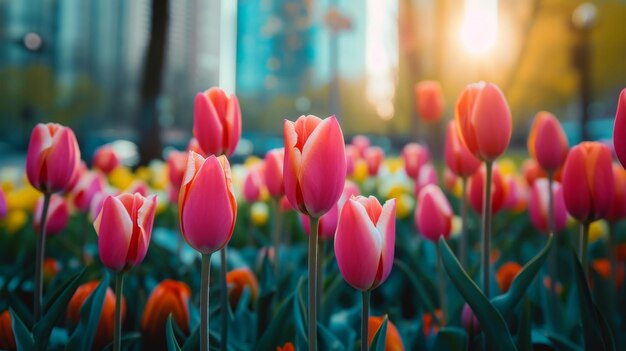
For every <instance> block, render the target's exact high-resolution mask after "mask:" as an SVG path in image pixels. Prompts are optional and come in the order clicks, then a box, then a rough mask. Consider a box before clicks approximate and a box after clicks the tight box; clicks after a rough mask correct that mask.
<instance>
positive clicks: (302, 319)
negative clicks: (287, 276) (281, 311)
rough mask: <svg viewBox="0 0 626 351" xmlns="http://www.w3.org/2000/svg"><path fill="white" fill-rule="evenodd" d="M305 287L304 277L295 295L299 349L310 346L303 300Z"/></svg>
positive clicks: (295, 317) (294, 306) (294, 305)
mask: <svg viewBox="0 0 626 351" xmlns="http://www.w3.org/2000/svg"><path fill="white" fill-rule="evenodd" d="M303 285H304V277H301V278H300V280H298V285H297V286H296V290H295V294H294V295H293V320H294V322H295V327H296V340H295V341H296V343H295V344H296V346H297V347H298V349H302V348H306V346H307V345H308V335H307V329H306V325H308V324H307V314H306V307H305V304H304V299H303V298H302V286H303Z"/></svg>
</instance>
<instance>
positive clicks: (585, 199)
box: [562, 141, 614, 222]
mask: <svg viewBox="0 0 626 351" xmlns="http://www.w3.org/2000/svg"><path fill="white" fill-rule="evenodd" d="M562 184H563V196H564V199H565V206H566V208H567V212H569V214H570V215H572V217H574V218H576V219H577V220H579V221H581V222H591V221H594V220H596V219H600V218H604V217H605V216H606V215H607V214H608V213H609V211H610V209H611V204H612V202H613V187H614V185H613V166H612V162H611V151H609V148H608V147H607V146H606V145H604V144H601V143H598V142H589V141H588V142H582V143H580V144H578V145H576V146H574V147H573V148H572V149H571V150H570V152H569V154H568V155H567V160H566V161H565V166H563V181H562Z"/></svg>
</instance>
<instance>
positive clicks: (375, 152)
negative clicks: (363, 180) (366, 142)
mask: <svg viewBox="0 0 626 351" xmlns="http://www.w3.org/2000/svg"><path fill="white" fill-rule="evenodd" d="M363 158H364V159H365V162H366V163H367V173H368V174H369V176H370V177H375V176H376V175H378V169H379V168H380V165H381V164H382V163H383V160H384V159H385V152H384V151H383V149H381V148H380V147H378V146H370V147H369V148H367V149H366V150H365V153H364V155H363Z"/></svg>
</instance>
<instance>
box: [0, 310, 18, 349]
mask: <svg viewBox="0 0 626 351" xmlns="http://www.w3.org/2000/svg"><path fill="white" fill-rule="evenodd" d="M0 349H2V350H17V345H16V344H15V336H14V335H13V323H12V321H11V314H10V313H9V310H4V312H2V313H0Z"/></svg>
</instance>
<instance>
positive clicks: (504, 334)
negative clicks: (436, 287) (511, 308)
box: [439, 238, 516, 351]
mask: <svg viewBox="0 0 626 351" xmlns="http://www.w3.org/2000/svg"><path fill="white" fill-rule="evenodd" d="M439 250H440V251H441V259H442V261H443V266H444V267H445V268H446V272H448V276H449V277H450V280H451V281H452V283H453V284H454V286H455V287H456V288H457V290H458V291H459V292H460V293H461V295H462V296H463V298H464V299H465V301H467V303H468V304H469V305H470V307H471V308H472V312H474V315H475V316H476V318H478V320H479V321H480V326H481V328H482V330H483V332H484V335H485V337H486V339H487V343H488V344H489V345H498V347H499V349H500V350H503V351H504V350H516V348H515V344H514V343H513V339H512V337H511V333H510V332H509V328H508V327H507V325H506V323H505V322H504V319H503V318H502V315H500V313H498V310H496V309H495V307H494V306H493V305H492V304H491V303H490V302H489V300H488V299H487V297H485V295H483V293H482V291H480V289H479V288H478V286H476V283H474V281H473V280H472V278H470V277H469V276H468V275H467V273H465V271H464V270H463V268H462V267H461V264H460V263H459V261H458V260H457V259H456V257H455V256H454V254H453V253H452V250H450V247H449V246H448V244H447V243H446V242H445V240H443V238H440V239H439Z"/></svg>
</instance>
